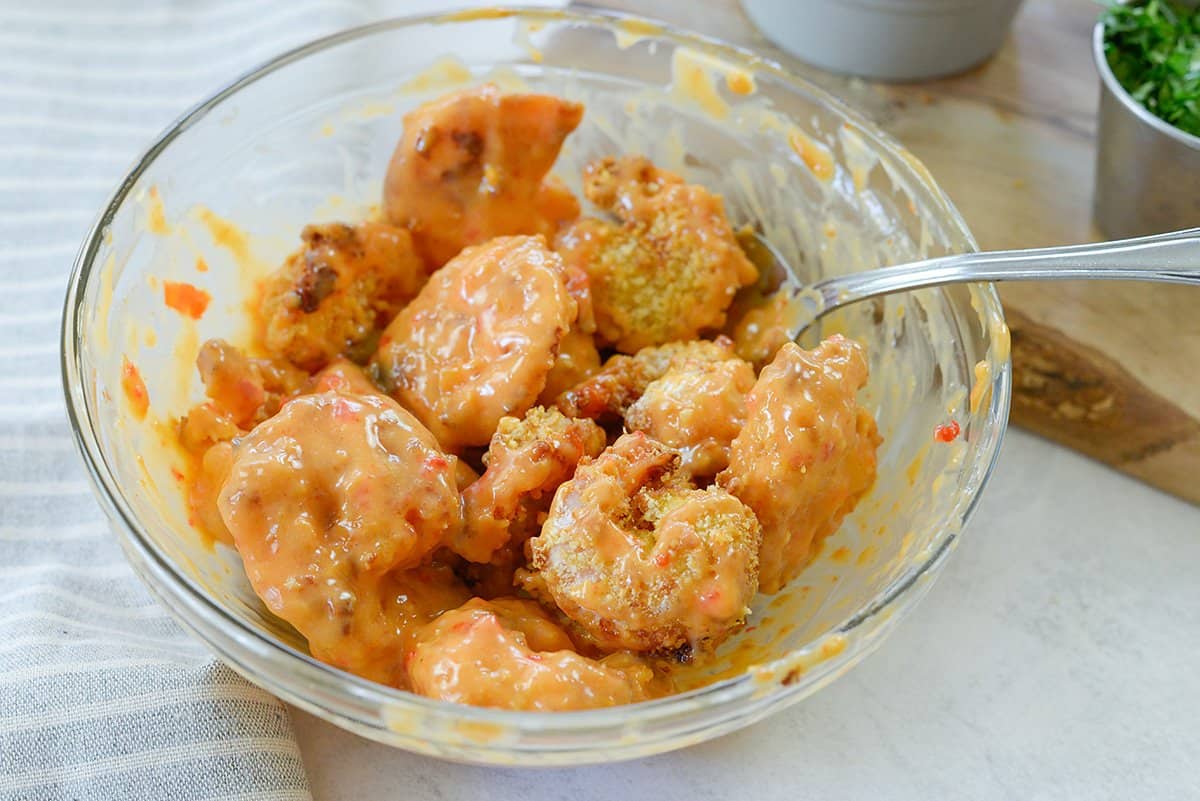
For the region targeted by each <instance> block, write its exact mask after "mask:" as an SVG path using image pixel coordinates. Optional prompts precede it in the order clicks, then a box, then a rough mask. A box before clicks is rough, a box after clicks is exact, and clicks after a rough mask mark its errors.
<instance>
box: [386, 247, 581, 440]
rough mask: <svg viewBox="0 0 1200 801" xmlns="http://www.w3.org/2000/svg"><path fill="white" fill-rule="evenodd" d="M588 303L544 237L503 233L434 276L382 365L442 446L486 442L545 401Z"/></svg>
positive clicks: (400, 321)
mask: <svg viewBox="0 0 1200 801" xmlns="http://www.w3.org/2000/svg"><path fill="white" fill-rule="evenodd" d="M577 313H578V304H577V302H576V301H575V299H574V298H572V297H571V295H570V293H569V292H568V291H567V287H566V278H565V275H564V271H563V266H562V260H561V259H559V257H558V256H557V255H555V254H554V253H553V252H552V251H550V250H548V249H547V248H546V244H545V240H543V239H542V238H541V237H531V236H512V237H498V238H496V239H493V240H491V241H490V242H487V243H486V244H483V245H477V246H475V247H471V248H467V249H466V250H464V251H463V252H462V253H461V254H459V255H458V256H457V257H455V258H454V259H453V260H451V262H450V263H449V264H447V265H446V266H445V267H443V268H442V269H440V270H438V271H437V272H436V273H434V275H433V277H432V278H431V279H430V281H429V283H428V284H426V285H425V288H424V289H422V290H421V294H420V295H418V296H417V298H416V300H414V301H413V302H412V303H410V304H409V305H408V306H407V307H405V309H404V310H403V311H402V312H400V314H399V315H398V316H397V317H396V319H395V321H393V322H392V324H391V325H390V326H389V327H388V329H387V331H386V332H385V333H384V336H383V340H382V341H381V343H380V348H379V352H378V354H376V357H375V359H376V364H377V365H378V367H379V370H380V374H381V379H382V381H383V382H384V385H385V386H386V387H387V388H388V390H389V391H390V392H391V394H392V396H393V397H395V398H396V399H397V400H399V401H400V403H402V404H403V405H404V406H405V407H406V408H407V409H409V410H410V411H411V412H412V413H413V414H414V415H416V417H417V419H418V420H420V421H421V422H422V423H423V424H424V425H425V426H426V427H428V428H429V430H430V431H432V432H433V433H434V435H435V436H436V437H437V439H438V441H439V442H441V443H442V446H443V447H445V448H446V449H447V450H450V451H459V450H461V449H462V448H464V447H466V446H470V445H485V444H487V442H488V441H489V440H490V439H491V437H492V433H493V432H494V431H495V430H496V426H497V424H498V423H499V422H500V418H502V417H505V416H510V415H513V416H519V415H523V414H524V413H525V412H527V411H528V410H529V409H530V407H532V406H533V404H534V403H535V402H536V401H537V398H538V395H540V394H541V393H542V390H543V389H544V388H545V386H546V377H547V375H548V374H549V372H550V369H551V367H552V366H553V365H554V360H555V356H556V353H557V350H558V345H559V342H560V341H561V339H562V337H563V335H564V334H565V333H566V332H567V330H568V329H569V328H570V327H571V325H572V323H573V322H574V321H575V318H576V315H577Z"/></svg>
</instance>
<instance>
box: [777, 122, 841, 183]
mask: <svg viewBox="0 0 1200 801" xmlns="http://www.w3.org/2000/svg"><path fill="white" fill-rule="evenodd" d="M788 144H789V145H791V146H792V150H794V151H795V152H796V155H798V156H799V157H800V160H801V161H803V162H804V165H805V166H806V167H808V168H809V169H810V170H812V174H813V175H815V176H817V178H819V179H820V180H822V181H829V180H832V179H833V174H834V164H833V154H832V153H830V152H829V148H827V147H825V146H824V145H820V144H817V143H816V142H814V141H813V140H812V139H811V138H809V137H808V136H807V135H805V134H804V133H802V132H801V131H800V130H799V129H798V128H793V129H792V130H791V131H789V132H788Z"/></svg>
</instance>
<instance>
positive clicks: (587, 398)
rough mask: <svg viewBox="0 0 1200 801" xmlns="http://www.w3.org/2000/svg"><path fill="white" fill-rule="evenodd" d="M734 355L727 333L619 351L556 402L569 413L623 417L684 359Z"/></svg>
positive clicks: (714, 359) (697, 359) (704, 359)
mask: <svg viewBox="0 0 1200 801" xmlns="http://www.w3.org/2000/svg"><path fill="white" fill-rule="evenodd" d="M732 358H734V354H733V342H732V340H730V339H729V338H727V337H717V338H716V339H715V340H712V341H708V340H704V339H699V340H693V341H691V342H668V343H667V344H666V345H658V346H656V347H649V348H642V349H641V350H639V351H638V352H637V354H636V355H634V356H626V355H624V354H622V353H618V354H617V355H615V356H612V357H610V358H609V359H608V361H606V362H605V363H604V366H603V367H601V368H600V369H599V370H598V371H597V372H595V373H594V374H593V375H591V376H589V377H588V378H587V379H586V380H584V381H582V382H580V383H579V384H576V385H575V386H573V387H571V388H570V389H568V390H566V391H565V392H563V393H561V394H560V395H559V396H558V399H557V401H556V404H557V406H558V408H559V410H560V411H561V412H562V413H563V414H565V415H567V416H568V417H590V418H592V419H595V420H599V419H605V418H614V417H623V416H624V415H625V412H626V410H627V409H628V408H629V407H630V406H631V405H632V404H633V402H634V401H636V400H637V399H638V398H640V397H641V396H642V393H643V392H645V391H646V387H648V386H650V384H651V382H653V381H657V380H658V379H660V378H662V377H663V376H664V375H666V374H667V371H668V370H670V369H671V367H672V365H680V364H682V363H683V362H684V361H723V360H725V359H732Z"/></svg>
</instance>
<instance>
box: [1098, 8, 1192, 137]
mask: <svg viewBox="0 0 1200 801" xmlns="http://www.w3.org/2000/svg"><path fill="white" fill-rule="evenodd" d="M1103 21H1104V31H1105V36H1104V53H1105V56H1107V58H1108V64H1109V66H1110V67H1111V68H1112V71H1113V74H1114V75H1115V76H1116V78H1117V81H1119V82H1120V84H1121V86H1123V87H1125V90H1126V91H1127V92H1129V94H1130V95H1131V96H1132V97H1133V99H1134V100H1136V101H1138V102H1139V103H1141V104H1142V105H1143V106H1145V107H1146V109H1147V110H1148V111H1149V112H1150V113H1151V114H1154V115H1155V116H1156V117H1160V118H1161V119H1163V120H1166V121H1167V122H1169V123H1170V124H1171V125H1174V126H1175V127H1176V128H1178V129H1180V130H1181V131H1186V132H1187V133H1190V134H1193V135H1195V136H1200V9H1190V8H1184V7H1182V6H1180V5H1177V4H1176V3H1174V2H1171V0H1143V1H1142V2H1130V3H1112V4H1111V5H1109V7H1108V9H1107V10H1106V11H1105V12H1104V16H1103Z"/></svg>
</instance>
